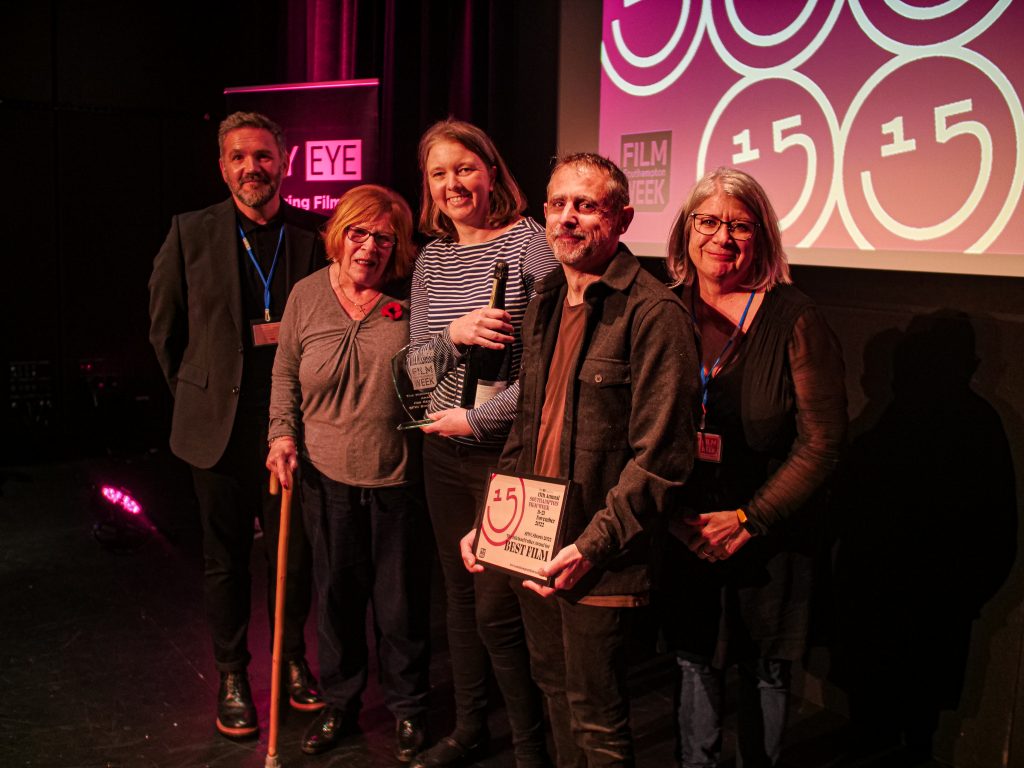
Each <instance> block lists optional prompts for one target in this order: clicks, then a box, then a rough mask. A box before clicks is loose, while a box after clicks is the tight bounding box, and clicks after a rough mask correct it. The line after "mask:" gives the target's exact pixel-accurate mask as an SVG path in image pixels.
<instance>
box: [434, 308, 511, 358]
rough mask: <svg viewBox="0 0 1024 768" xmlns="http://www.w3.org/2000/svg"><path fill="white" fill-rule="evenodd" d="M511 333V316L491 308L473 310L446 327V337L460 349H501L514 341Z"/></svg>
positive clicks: (501, 310)
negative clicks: (450, 338) (449, 337)
mask: <svg viewBox="0 0 1024 768" xmlns="http://www.w3.org/2000/svg"><path fill="white" fill-rule="evenodd" d="M511 333H512V316H511V315H510V314H509V313H508V312H506V311H505V310H504V309H493V308H491V307H480V309H474V310H473V311H472V312H470V313H469V314H466V315H463V316H462V317H459V318H456V319H455V320H452V322H451V325H449V326H448V335H449V336H451V337H452V341H453V342H455V344H456V345H458V346H460V347H473V346H475V347H486V348H487V349H501V348H502V347H504V346H505V345H506V344H511V343H512V342H513V341H514V339H513V338H512V336H510V335H509V334H511Z"/></svg>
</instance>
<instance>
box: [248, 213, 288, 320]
mask: <svg viewBox="0 0 1024 768" xmlns="http://www.w3.org/2000/svg"><path fill="white" fill-rule="evenodd" d="M238 234H240V235H241V236H242V245H243V246H244V247H245V252H246V253H248V254H249V261H251V262H252V265H253V266H254V267H256V274H257V275H259V276H260V280H262V281H263V319H264V320H266V321H267V322H268V323H269V322H270V281H271V280H273V279H274V270H275V269H277V257H278V256H279V255H280V253H281V242H282V241H283V240H284V224H282V225H281V231H280V232H278V233H277V247H276V248H275V249H274V260H273V261H272V262H270V274H269V275H267V276H266V277H264V276H263V270H262V269H260V263H259V262H258V261H256V254H255V253H253V252H252V246H251V245H249V238H247V237H246V236H245V230H243V229H242V225H241V224H239V225H238Z"/></svg>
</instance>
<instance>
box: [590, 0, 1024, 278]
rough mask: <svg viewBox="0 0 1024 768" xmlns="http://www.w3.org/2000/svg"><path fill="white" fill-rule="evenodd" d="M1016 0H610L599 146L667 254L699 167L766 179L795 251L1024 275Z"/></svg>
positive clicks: (635, 238) (813, 257) (851, 260)
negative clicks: (620, 173) (724, 168)
mask: <svg viewBox="0 0 1024 768" xmlns="http://www.w3.org/2000/svg"><path fill="white" fill-rule="evenodd" d="M1022 34H1024V2H1022V1H1021V0H970V1H969V2H968V0H939V1H933V2H925V1H923V0H916V1H914V2H909V1H906V0H820V1H816V0H792V1H791V2H786V1H773V2H765V1H764V0H705V1H704V2H700V1H699V0H692V1H691V0H605V1H604V8H603V27H602V41H601V54H600V55H601V107H600V139H599V141H600V151H601V153H602V154H604V155H606V156H608V157H610V158H611V159H613V160H615V161H616V162H617V163H618V164H619V165H620V167H621V168H622V169H623V171H624V172H625V173H626V175H627V177H628V178H629V182H630V197H631V202H632V205H633V206H634V208H635V209H636V217H635V219H634V221H633V224H632V225H631V227H630V229H629V232H628V233H627V235H626V237H625V238H624V239H625V241H626V242H627V243H628V244H630V245H631V246H632V247H633V249H634V250H635V251H636V252H637V253H640V254H643V255H648V256H659V255H665V252H666V243H667V241H668V235H669V230H670V228H671V227H672V223H673V220H674V218H675V215H676V213H677V212H678V210H679V209H680V207H681V206H682V205H683V203H684V202H685V201H686V198H687V196H688V194H689V191H690V189H691V188H692V187H693V185H694V183H695V181H696V180H697V179H698V178H700V177H701V176H703V175H704V174H705V173H706V172H708V171H711V170H714V169H715V168H717V167H719V166H729V167H734V168H738V169H740V170H743V171H746V172H747V173H749V174H751V175H752V176H753V177H754V178H756V179H757V180H758V181H759V182H761V184H762V185H763V186H764V187H765V189H766V190H767V192H768V196H769V198H770V199H771V201H772V203H773V205H774V207H775V210H776V212H777V214H778V216H779V221H780V224H781V228H782V236H783V242H784V244H785V246H786V252H787V254H788V255H789V258H790V261H791V262H792V263H796V264H814V265H828V266H842V267H863V268H872V269H897V270H909V271H927V272H946V273H960V274H979V275H1004V276H1016V277H1021V276H1024V210H1022V203H1021V192H1022V188H1024V146H1022V144H1024V110H1022V107H1021V90H1022V86H1024V45H1022V43H1021V39H1022Z"/></svg>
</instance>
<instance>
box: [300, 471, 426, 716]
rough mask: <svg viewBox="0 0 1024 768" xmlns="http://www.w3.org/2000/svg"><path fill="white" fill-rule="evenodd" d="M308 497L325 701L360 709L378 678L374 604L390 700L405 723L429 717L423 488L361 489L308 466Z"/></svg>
mask: <svg viewBox="0 0 1024 768" xmlns="http://www.w3.org/2000/svg"><path fill="white" fill-rule="evenodd" d="M301 495H302V513H303V516H304V518H305V523H306V531H307V532H308V534H309V539H310V542H311V543H312V546H313V575H314V580H315V582H316V591H317V648H318V655H319V659H320V684H321V685H322V686H323V689H324V698H325V699H326V700H327V703H328V704H329V705H331V706H332V707H338V708H339V709H343V710H346V711H347V712H349V713H351V714H356V713H358V712H359V709H360V704H361V696H362V693H363V690H364V689H365V688H366V683H367V678H368V676H369V661H370V654H369V647H368V645H367V642H366V607H367V605H368V604H370V603H372V605H373V629H374V635H375V636H376V639H377V661H378V665H377V666H378V670H379V676H380V683H381V689H382V690H383V692H384V703H385V705H386V706H387V708H388V709H389V710H390V711H391V713H392V714H393V715H394V716H395V719H396V720H405V719H407V718H413V717H419V716H421V715H423V714H424V713H425V712H426V710H427V694H428V692H429V672H430V644H429V640H430V567H431V564H432V562H433V553H432V552H431V551H430V548H429V544H428V543H427V541H428V540H429V539H428V537H429V535H430V534H429V523H428V521H427V510H426V507H425V505H424V502H423V496H422V488H421V487H420V486H419V485H413V486H402V487H397V488H359V487H356V486H352V485H347V484H345V483H341V482H338V481H336V480H332V479H331V478H329V477H326V476H325V475H323V474H321V473H320V472H319V471H317V469H316V468H315V467H314V466H313V465H312V464H309V463H308V462H303V464H302V483H301Z"/></svg>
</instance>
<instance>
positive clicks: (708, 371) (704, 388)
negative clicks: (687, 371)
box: [697, 291, 755, 464]
mask: <svg viewBox="0 0 1024 768" xmlns="http://www.w3.org/2000/svg"><path fill="white" fill-rule="evenodd" d="M754 293H755V291H751V292H750V298H748V299H747V304H746V306H745V307H744V308H743V314H742V315H740V322H739V324H738V325H737V326H736V329H735V330H734V331H733V332H732V336H730V337H729V339H728V340H727V341H726V342H725V345H724V346H723V347H722V351H721V352H719V353H718V357H716V358H715V362H713V363H712V364H711V366H710V367H709V368H705V367H704V366H701V369H700V393H701V394H700V428H699V429H698V430H697V460H698V461H710V462H713V463H715V464H721V463H722V447H723V446H722V436H721V435H716V434H714V433H713V432H708V431H706V429H705V427H706V426H707V415H708V385H709V384H711V381H712V379H714V378H715V376H717V375H718V372H719V371H720V370H721V368H722V366H721V363H722V358H723V357H725V355H726V353H727V352H728V351H729V349H730V348H731V347H732V345H733V344H734V343H735V342H736V339H737V338H738V337H739V335H740V332H742V330H743V325H744V323H745V322H746V320H747V312H749V311H750V305H751V304H752V303H753V302H754Z"/></svg>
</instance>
